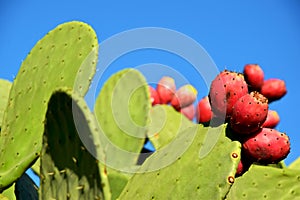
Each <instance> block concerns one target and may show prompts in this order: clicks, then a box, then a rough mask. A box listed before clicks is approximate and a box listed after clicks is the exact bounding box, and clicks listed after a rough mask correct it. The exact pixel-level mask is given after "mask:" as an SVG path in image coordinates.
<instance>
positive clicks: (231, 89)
mask: <svg viewBox="0 0 300 200" xmlns="http://www.w3.org/2000/svg"><path fill="white" fill-rule="evenodd" d="M247 93H248V85H247V83H246V81H245V79H244V75H243V74H240V73H236V72H231V71H228V70H224V71H223V72H221V73H220V74H218V75H217V77H216V78H215V79H214V80H213V81H212V83H211V85H210V91H209V101H210V105H211V108H212V112H213V113H214V114H215V115H216V116H217V117H219V118H224V117H226V119H229V118H230V116H231V113H232V107H233V105H234V104H235V102H236V101H237V100H238V99H239V98H240V97H242V96H244V95H245V94H247Z"/></svg>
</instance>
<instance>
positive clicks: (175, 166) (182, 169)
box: [119, 125, 241, 200]
mask: <svg viewBox="0 0 300 200" xmlns="http://www.w3.org/2000/svg"><path fill="white" fill-rule="evenodd" d="M211 131H215V132H219V131H221V132H222V134H219V135H220V137H219V139H218V140H217V144H215V146H214V148H213V149H212V151H211V152H210V153H208V154H207V156H206V157H205V158H203V159H200V158H199V152H200V149H201V148H202V146H203V142H204V140H205V136H206V135H207V134H211ZM216 135H218V134H216ZM183 146H186V147H187V148H186V151H185V152H184V153H183V154H182V155H180V153H178V151H180V149H181V148H184V147H183ZM240 148H241V145H240V143H238V142H231V141H230V140H229V139H228V138H226V137H225V126H220V127H217V128H212V130H209V128H204V127H203V126H202V125H199V126H193V127H190V128H188V129H186V130H184V131H183V132H181V133H180V135H179V137H176V139H175V140H174V142H173V143H172V144H170V145H168V148H164V149H163V150H161V151H156V152H155V153H154V154H153V155H152V156H150V157H149V158H148V159H147V160H146V161H145V163H144V164H143V165H142V167H141V168H140V173H137V174H135V175H134V176H133V177H132V178H131V179H130V180H129V182H128V184H127V185H126V187H125V188H124V191H123V192H122V194H121V196H120V197H119V199H120V200H127V199H170V198H171V199H223V198H224V197H225V195H226V193H227V192H228V190H229V189H230V187H231V185H232V183H233V181H234V176H235V171H236V168H237V165H238V162H239V159H240ZM232 154H234V155H235V156H234V157H233V156H232ZM170 159H171V160H173V161H174V162H173V163H171V164H170V165H168V166H166V167H162V168H160V169H158V170H154V171H152V169H154V168H156V167H159V166H163V164H164V163H167V162H169V161H171V160H170Z"/></svg>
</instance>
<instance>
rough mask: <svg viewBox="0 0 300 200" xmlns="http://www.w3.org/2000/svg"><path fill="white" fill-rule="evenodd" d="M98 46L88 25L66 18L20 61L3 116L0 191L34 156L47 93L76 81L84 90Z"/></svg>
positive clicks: (31, 161)
mask: <svg viewBox="0 0 300 200" xmlns="http://www.w3.org/2000/svg"><path fill="white" fill-rule="evenodd" d="M97 45H98V43H97V37H96V34H95V32H94V31H93V29H92V28H91V27H90V26H89V25H87V24H84V23H82V22H68V23H65V24H62V25H59V26H58V27H56V28H55V29H54V30H52V31H50V32H49V33H48V34H47V35H46V36H45V37H44V38H43V39H41V40H40V41H39V42H38V43H37V44H36V45H35V47H34V48H33V49H32V50H31V52H30V53H29V55H28V56H27V58H26V59H25V60H24V62H23V63H22V66H21V68H20V70H19V73H18V75H17V76H16V79H15V80H14V83H13V85H12V88H11V91H10V95H9V101H8V106H7V107H6V113H5V115H4V118H3V127H2V130H1V137H0V160H1V162H0V166H1V167H0V190H3V189H5V188H6V187H9V185H11V184H12V183H13V182H14V181H15V180H16V179H17V178H19V177H20V176H21V175H22V174H23V172H24V171H25V170H26V169H27V168H28V167H29V166H30V165H31V164H32V163H33V162H34V161H35V160H36V159H37V158H38V156H39V154H40V150H41V145H42V134H43V131H44V122H45V114H46V110H47V103H48V101H49V99H50V96H51V94H52V92H53V91H54V90H56V89H57V88H59V87H62V86H65V87H70V88H73V85H74V84H75V83H74V81H75V80H78V81H77V82H76V83H77V84H75V86H76V91H77V92H78V93H79V94H81V95H84V94H85V92H86V91H87V89H88V87H89V83H90V81H89V80H91V78H92V76H93V73H94V71H95V65H96V59H97ZM95 48H96V50H95ZM91 52H92V53H91ZM86 58H88V59H87V61H88V63H85V62H84V61H85V60H86ZM82 64H84V65H82ZM76 76H77V77H78V78H77V79H76ZM83 80H86V81H85V82H84V81H83ZM16 146H19V147H20V148H16ZM6 174H9V176H7V175H6Z"/></svg>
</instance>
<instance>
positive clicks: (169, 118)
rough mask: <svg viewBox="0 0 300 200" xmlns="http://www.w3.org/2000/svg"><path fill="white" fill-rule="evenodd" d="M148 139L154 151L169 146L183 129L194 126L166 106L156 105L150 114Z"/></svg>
mask: <svg viewBox="0 0 300 200" xmlns="http://www.w3.org/2000/svg"><path fill="white" fill-rule="evenodd" d="M150 119H151V122H150V124H149V129H148V133H147V135H148V137H149V140H150V141H151V143H152V144H153V146H154V147H155V149H161V148H162V147H164V146H166V145H167V144H169V143H170V142H171V141H172V140H173V139H174V138H175V137H176V136H178V134H179V133H180V132H181V131H183V130H184V129H186V128H188V127H191V126H193V125H194V124H193V123H192V122H191V121H190V120H188V119H187V118H186V117H185V116H184V115H182V114H181V113H179V112H177V111H176V110H175V109H174V108H173V107H171V106H168V105H156V106H154V107H153V108H152V110H151V112H150Z"/></svg>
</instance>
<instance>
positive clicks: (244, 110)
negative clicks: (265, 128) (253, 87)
mask: <svg viewBox="0 0 300 200" xmlns="http://www.w3.org/2000/svg"><path fill="white" fill-rule="evenodd" d="M268 107H269V106H268V99H267V98H265V97H264V96H263V95H262V94H260V93H258V92H255V91H254V92H251V93H250V94H246V95H244V96H242V97H241V98H239V99H238V101H237V102H236V103H235V104H234V106H233V111H232V116H231V118H230V127H231V128H232V130H234V131H235V132H236V133H241V134H250V133H253V132H255V131H258V130H259V129H260V128H261V126H262V124H263V123H264V122H265V120H266V118H267V115H268Z"/></svg>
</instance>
